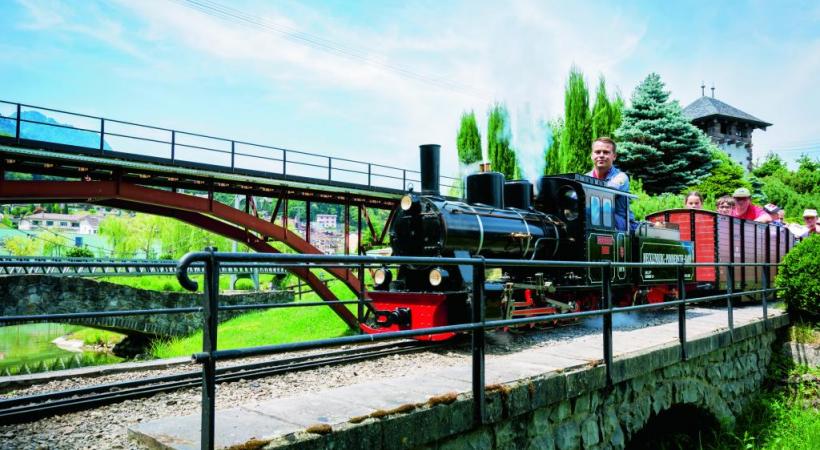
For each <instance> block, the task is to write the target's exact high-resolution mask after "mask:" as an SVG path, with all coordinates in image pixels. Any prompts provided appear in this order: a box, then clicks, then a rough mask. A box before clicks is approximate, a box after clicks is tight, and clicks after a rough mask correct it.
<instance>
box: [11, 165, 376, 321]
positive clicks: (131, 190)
mask: <svg viewBox="0 0 820 450" xmlns="http://www.w3.org/2000/svg"><path fill="white" fill-rule="evenodd" d="M207 192H208V197H207V198H202V197H197V196H194V195H188V194H181V193H179V192H176V191H175V190H171V191H168V190H162V189H156V188H151V187H146V186H141V185H137V184H134V183H130V182H123V181H121V179H120V178H118V177H117V178H115V179H113V180H103V181H10V180H4V179H3V177H2V176H0V200H2V201H5V202H44V203H45V202H53V203H91V204H98V205H102V206H110V207H116V208H121V209H126V210H132V211H137V212H145V213H150V214H156V215H161V216H165V217H171V218H175V219H178V220H181V221H184V222H187V223H189V224H192V225H194V226H198V227H201V228H204V229H207V230H209V231H212V232H214V233H217V234H220V235H222V236H225V237H227V238H230V239H233V240H236V241H238V242H243V243H245V244H246V245H248V246H249V247H250V248H253V249H254V250H256V251H258V252H266V253H273V252H277V251H278V250H276V249H275V248H274V247H273V246H271V245H270V244H269V243H268V241H269V240H274V241H279V242H282V243H284V244H285V245H287V246H288V247H290V248H292V249H293V250H295V251H297V252H300V253H307V254H318V253H321V252H320V251H319V250H318V249H317V248H316V247H314V246H313V245H311V244H310V243H309V242H308V241H306V240H305V239H303V238H302V237H300V236H299V235H297V234H296V233H293V232H292V231H290V230H288V229H286V228H284V227H282V226H279V225H276V224H275V223H273V222H268V221H266V220H263V219H261V218H259V217H257V216H256V215H252V214H250V213H247V212H244V211H240V210H238V209H235V208H233V207H230V206H228V205H225V204H222V203H220V202H218V201H215V200H214V195H213V194H214V191H213V190H208V191H207ZM366 206H367V205H366V204H365V205H361V210H364V212H365V216H366V219H367V221H368V226H369V227H370V228H371V231H374V230H372V228H373V227H372V223H371V222H370V220H369V217H367V210H366ZM361 210H360V214H361ZM345 211H346V213H349V208H348V207H346V208H345ZM391 218H392V215H391ZM345 222H346V227H345V228H347V222H348V217H347V216H346V217H345ZM359 224H361V220H359ZM388 227H389V223H387V224H385V228H384V230H383V232H382V233H381V236H378V239H377V240H378V241H383V239H384V236H385V233H384V232H385V231H386V229H387V228H388ZM359 228H360V229H361V226H360V227H359ZM346 231H347V230H346ZM374 237H377V236H376V235H374ZM360 243H361V240H360ZM325 270H327V271H328V272H329V273H330V274H331V275H333V276H334V277H336V278H337V279H339V280H341V281H342V282H344V283H345V284H346V285H347V286H348V287H349V288H350V289H351V290H352V291H353V292H355V293H359V292H360V291H361V283H360V280H358V279H357V278H356V276H355V275H353V273H352V271H350V270H348V269H342V268H328V269H325ZM292 271H293V273H294V274H296V275H297V276H298V277H300V278H301V279H303V280H304V281H305V282H306V283H307V284H308V285H309V286H311V288H313V289H314V291H315V292H316V293H317V294H318V295H319V296H320V297H321V298H322V299H323V300H325V301H333V300H337V298H336V296H335V294H333V292H331V291H330V289H328V287H327V286H326V285H325V284H324V283H322V282H321V280H320V279H319V278H318V277H317V276H316V275H315V274H313V273H312V272H310V270H308V269H300V268H296V269H293V270H292ZM331 307H332V308H333V310H334V311H335V312H336V313H337V314H338V315H339V316H340V317H341V318H342V320H344V321H345V323H347V324H348V325H349V326H351V327H356V326H357V325H356V323H357V321H356V318H355V317H354V316H353V314H352V313H351V312H350V311H349V310H348V309H347V308H346V307H345V306H344V305H338V304H333V305H331Z"/></svg>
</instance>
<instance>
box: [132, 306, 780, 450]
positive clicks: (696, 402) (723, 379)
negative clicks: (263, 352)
mask: <svg viewBox="0 0 820 450" xmlns="http://www.w3.org/2000/svg"><path fill="white" fill-rule="evenodd" d="M788 321H789V319H788V316H787V315H786V314H785V313H784V312H783V311H778V310H775V311H772V312H770V317H769V319H768V322H765V321H763V320H762V311H761V308H760V306H754V307H747V308H739V309H736V310H735V311H734V329H733V330H732V329H729V328H728V321H727V314H726V311H725V310H713V309H706V308H693V309H690V310H687V333H688V336H689V339H688V342H687V344H686V348H685V350H686V352H685V353H686V357H683V355H682V352H681V346H680V344H679V343H678V340H677V331H678V324H677V321H676V320H669V321H667V322H666V323H665V324H662V325H658V326H654V327H648V328H641V329H633V330H624V331H616V332H615V334H614V349H615V361H614V364H613V367H612V371H611V373H612V384H607V380H606V370H605V366H603V365H602V364H601V357H602V356H601V355H602V343H601V336H600V334H599V335H595V334H593V335H590V336H588V338H584V339H583V340H581V341H573V342H557V343H552V344H550V345H548V346H541V347H536V348H531V349H527V350H524V351H521V352H517V353H515V354H509V355H502V356H500V357H498V358H492V359H490V360H488V361H487V369H486V382H487V388H486V410H487V418H486V421H485V422H484V423H483V424H480V425H476V424H475V423H474V422H473V402H472V395H471V389H470V380H471V376H470V373H471V370H470V367H458V366H456V367H447V368H441V369H433V370H429V369H428V370H426V371H424V372H423V373H416V374H413V373H410V374H407V375H404V376H402V377H401V378H398V379H390V380H377V381H373V382H369V383H363V384H357V385H352V386H345V387H342V388H336V389H331V390H326V391H323V392H319V393H315V394H301V395H298V396H294V397H286V398H278V399H272V400H268V401H263V402H259V403H258V404H247V405H244V406H243V407H241V408H234V409H226V410H218V411H217V415H216V440H217V442H216V443H217V447H218V448H228V447H230V448H240V447H241V448H244V447H242V446H243V445H249V446H250V444H253V448H265V449H273V448H288V449H305V450H306V449H317V450H318V449H323V448H333V449H337V450H342V449H360V448H367V449H425V450H433V449H436V450H456V449H492V448H498V449H546V450H551V449H559V450H570V449H610V448H614V449H622V448H625V447H627V446H628V445H629V444H632V443H635V442H636V441H639V440H641V439H644V438H643V437H642V436H646V435H647V434H648V435H649V436H652V433H653V432H657V425H658V424H659V423H663V422H666V423H669V420H663V418H666V419H669V418H672V421H673V422H676V423H682V424H689V425H691V426H692V427H704V425H705V424H707V423H712V424H715V425H716V426H717V425H722V426H731V424H732V423H733V422H734V420H735V416H736V415H737V414H738V413H739V412H740V411H741V410H742V408H743V407H744V406H745V405H746V404H747V402H748V401H749V400H750V399H751V398H752V395H753V394H754V393H755V392H756V391H757V390H758V389H759V388H760V385H761V382H762V381H763V379H764V375H765V373H766V370H767V367H768V365H769V362H770V360H771V357H772V354H773V349H774V344H775V341H776V339H777V337H778V334H779V331H780V330H785V329H786V328H785V327H786V325H788ZM217 407H218V405H217ZM199 421H200V416H199V415H198V414H197V415H192V416H187V417H182V418H174V419H167V420H161V421H156V422H149V423H143V424H140V425H138V426H136V427H134V428H132V429H131V430H130V433H131V436H132V437H133V438H135V439H137V440H140V441H141V442H143V443H145V444H148V445H149V446H150V447H151V448H163V449H167V448H175V449H183V448H185V449H189V448H199V446H198V445H199ZM651 439H652V438H651V437H650V438H649V442H650V443H651V442H653V441H652V440H651ZM650 447H651V446H650Z"/></svg>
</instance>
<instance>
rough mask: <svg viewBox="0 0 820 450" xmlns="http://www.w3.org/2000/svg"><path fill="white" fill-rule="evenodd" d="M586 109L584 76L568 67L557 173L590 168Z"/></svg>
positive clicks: (589, 136) (588, 117) (587, 94)
mask: <svg viewBox="0 0 820 450" xmlns="http://www.w3.org/2000/svg"><path fill="white" fill-rule="evenodd" d="M590 118H591V116H590V111H589V90H588V89H587V84H586V81H584V75H583V74H582V73H581V72H580V71H579V70H578V69H577V68H575V67H573V68H572V69H570V72H569V79H568V80H567V89H566V93H565V94H564V128H563V130H562V131H561V143H560V146H559V148H560V158H559V159H560V173H567V172H574V173H585V172H588V171H589V170H590V169H591V168H592V160H591V159H590V156H589V155H590V146H591V145H592V124H591V121H590Z"/></svg>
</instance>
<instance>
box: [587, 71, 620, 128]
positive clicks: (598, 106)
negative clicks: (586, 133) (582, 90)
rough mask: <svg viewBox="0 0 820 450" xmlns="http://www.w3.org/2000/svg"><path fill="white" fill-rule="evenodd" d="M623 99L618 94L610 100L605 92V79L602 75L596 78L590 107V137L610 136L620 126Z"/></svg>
mask: <svg viewBox="0 0 820 450" xmlns="http://www.w3.org/2000/svg"><path fill="white" fill-rule="evenodd" d="M622 114H623V99H621V97H620V96H618V97H616V98H615V99H614V100H612V101H610V100H609V97H608V96H607V94H606V80H605V79H604V77H603V75H602V76H601V78H600V79H599V80H598V89H597V90H596V92H595V105H594V106H593V107H592V136H591V138H592V139H597V138H599V137H601V136H609V137H612V136H613V135H614V134H615V130H617V129H618V127H619V126H621V120H622V118H623V117H622Z"/></svg>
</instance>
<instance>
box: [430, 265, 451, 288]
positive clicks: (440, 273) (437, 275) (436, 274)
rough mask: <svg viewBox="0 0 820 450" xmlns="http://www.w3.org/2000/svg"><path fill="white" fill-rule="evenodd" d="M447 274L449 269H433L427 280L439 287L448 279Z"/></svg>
mask: <svg viewBox="0 0 820 450" xmlns="http://www.w3.org/2000/svg"><path fill="white" fill-rule="evenodd" d="M447 275H448V274H447V271H446V270H444V269H433V270H431V271H430V275H429V276H428V278H427V280H428V281H429V282H430V286H433V287H438V286H440V285H441V283H443V282H444V280H446V279H447Z"/></svg>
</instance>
